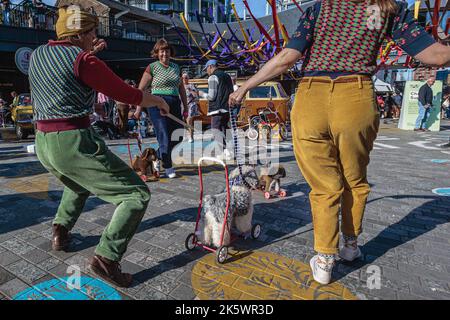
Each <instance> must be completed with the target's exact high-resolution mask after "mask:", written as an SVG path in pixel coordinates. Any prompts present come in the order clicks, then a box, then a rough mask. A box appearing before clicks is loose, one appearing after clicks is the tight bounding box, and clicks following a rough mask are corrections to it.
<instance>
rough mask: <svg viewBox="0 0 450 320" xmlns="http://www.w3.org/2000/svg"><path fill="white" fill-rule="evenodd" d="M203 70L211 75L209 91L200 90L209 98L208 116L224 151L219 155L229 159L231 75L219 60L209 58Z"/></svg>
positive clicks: (204, 96)
mask: <svg viewBox="0 0 450 320" xmlns="http://www.w3.org/2000/svg"><path fill="white" fill-rule="evenodd" d="M203 71H206V72H207V73H208V75H209V78H208V93H205V92H202V91H200V95H201V96H202V98H204V99H208V116H209V117H211V129H212V130H213V131H215V133H214V135H218V136H219V137H220V138H219V137H217V138H215V140H216V142H218V143H219V147H220V149H221V151H222V154H221V155H218V156H219V157H221V158H223V159H225V160H229V159H231V152H230V151H229V150H228V149H227V148H226V134H227V132H226V130H227V128H228V122H229V121H230V112H229V107H228V98H229V96H230V94H232V93H233V92H234V90H233V82H232V80H231V77H230V76H229V75H228V74H227V73H225V72H224V71H222V70H220V69H219V68H218V66H217V60H209V61H208V62H207V63H206V65H205V68H204V69H203Z"/></svg>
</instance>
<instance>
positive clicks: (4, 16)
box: [1, 0, 11, 26]
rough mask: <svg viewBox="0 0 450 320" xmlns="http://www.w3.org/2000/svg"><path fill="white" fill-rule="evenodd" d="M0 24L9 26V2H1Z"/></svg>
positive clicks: (5, 0) (4, 0)
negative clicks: (0, 18) (0, 14)
mask: <svg viewBox="0 0 450 320" xmlns="http://www.w3.org/2000/svg"><path fill="white" fill-rule="evenodd" d="M1 6H2V10H1V11H2V23H3V24H4V25H6V26H8V25H9V24H10V21H9V20H10V19H9V14H10V11H11V4H10V1H9V0H2V3H1Z"/></svg>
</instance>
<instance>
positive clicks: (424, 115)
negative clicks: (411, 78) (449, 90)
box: [414, 76, 436, 131]
mask: <svg viewBox="0 0 450 320" xmlns="http://www.w3.org/2000/svg"><path fill="white" fill-rule="evenodd" d="M435 81H436V79H435V77H434V76H430V77H429V78H428V80H427V82H426V83H425V84H424V85H423V86H421V87H420V89H419V101H418V104H419V115H418V116H417V119H416V125H415V127H414V131H430V130H429V129H428V128H426V122H427V120H428V116H429V115H430V112H431V108H432V107H433V89H431V87H432V86H433V85H434V83H435Z"/></svg>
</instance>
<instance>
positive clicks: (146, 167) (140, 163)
mask: <svg viewBox="0 0 450 320" xmlns="http://www.w3.org/2000/svg"><path fill="white" fill-rule="evenodd" d="M157 160H158V157H157V155H156V151H155V149H153V148H147V149H145V150H144V151H143V152H142V156H135V157H134V159H133V161H132V162H131V167H132V168H133V170H134V171H136V173H137V174H138V175H139V176H140V177H143V176H145V177H146V181H158V175H157V172H156V171H155V168H154V166H153V162H154V161H157Z"/></svg>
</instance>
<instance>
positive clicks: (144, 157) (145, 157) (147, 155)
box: [142, 148, 151, 160]
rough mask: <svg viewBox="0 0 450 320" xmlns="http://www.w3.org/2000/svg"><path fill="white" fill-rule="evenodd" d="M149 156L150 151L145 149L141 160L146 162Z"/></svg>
mask: <svg viewBox="0 0 450 320" xmlns="http://www.w3.org/2000/svg"><path fill="white" fill-rule="evenodd" d="M150 155H151V150H150V149H148V148H147V149H145V150H144V152H142V159H143V160H148V158H149V157H150Z"/></svg>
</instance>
